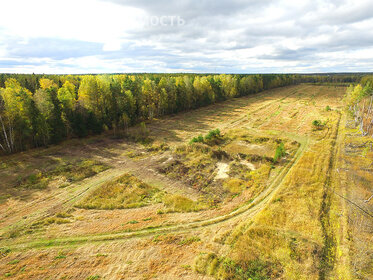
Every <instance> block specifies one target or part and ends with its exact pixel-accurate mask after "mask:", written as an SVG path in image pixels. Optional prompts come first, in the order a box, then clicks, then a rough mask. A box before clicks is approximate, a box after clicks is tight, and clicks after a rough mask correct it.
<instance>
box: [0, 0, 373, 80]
mask: <svg viewBox="0 0 373 280" xmlns="http://www.w3.org/2000/svg"><path fill="white" fill-rule="evenodd" d="M0 7H1V14H0V72H5V73H9V72H11V73H15V72H17V73H33V72H34V73H114V72H115V73H118V72H210V73H211V72H214V73H215V72H216V73H273V72H276V73H280V72H292V73H294V72H297V73H301V72H302V73H307V72H308V73H310V72H353V71H355V72H356V71H359V72H362V71H372V70H373V67H372V66H373V1H372V0H353V1H344V0H297V1H295V0H294V1H291V0H282V1H281V0H279V1H272V0H172V1H170V0H63V1H61V0H58V1H57V0H33V1H30V0H0Z"/></svg>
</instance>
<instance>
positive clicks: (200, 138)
mask: <svg viewBox="0 0 373 280" xmlns="http://www.w3.org/2000/svg"><path fill="white" fill-rule="evenodd" d="M218 136H221V135H220V130H219V129H218V128H217V129H214V130H210V131H209V133H207V135H206V136H205V137H203V136H202V135H201V134H200V135H198V137H194V138H193V139H192V140H190V144H193V143H203V142H205V141H210V140H212V139H214V138H216V137H218Z"/></svg>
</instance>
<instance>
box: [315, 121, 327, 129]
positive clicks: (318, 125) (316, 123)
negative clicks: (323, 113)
mask: <svg viewBox="0 0 373 280" xmlns="http://www.w3.org/2000/svg"><path fill="white" fill-rule="evenodd" d="M325 124H326V123H325V122H321V121H320V120H314V121H313V122H312V126H313V128H314V129H315V130H317V129H322V128H323V127H324V126H325Z"/></svg>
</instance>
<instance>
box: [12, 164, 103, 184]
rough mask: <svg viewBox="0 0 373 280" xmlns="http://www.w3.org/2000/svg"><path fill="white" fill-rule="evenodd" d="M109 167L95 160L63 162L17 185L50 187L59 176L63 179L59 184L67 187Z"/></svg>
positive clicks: (32, 175)
mask: <svg viewBox="0 0 373 280" xmlns="http://www.w3.org/2000/svg"><path fill="white" fill-rule="evenodd" d="M108 168H109V166H107V165H106V164H104V163H101V162H98V161H94V160H82V161H78V162H69V163H62V164H60V165H57V167H55V168H54V169H53V170H51V171H45V172H43V171H39V172H37V173H34V174H31V175H29V176H28V177H26V178H24V179H21V180H20V181H19V183H18V184H17V187H20V188H26V189H45V188H47V187H48V185H49V183H50V182H52V181H53V180H55V179H57V178H59V179H61V182H62V183H60V184H59V186H60V187H66V186H67V185H69V184H71V183H73V182H78V181H81V180H83V179H85V178H88V177H92V176H94V175H96V174H98V173H100V172H102V171H104V170H106V169H108Z"/></svg>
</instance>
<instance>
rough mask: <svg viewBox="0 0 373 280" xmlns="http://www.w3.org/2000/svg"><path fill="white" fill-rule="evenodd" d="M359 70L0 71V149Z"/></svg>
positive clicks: (343, 78)
mask: <svg viewBox="0 0 373 280" xmlns="http://www.w3.org/2000/svg"><path fill="white" fill-rule="evenodd" d="M360 79H361V75H359V74H353V75H352V74H351V75H349V74H345V75H344V74H343V75H342V74H339V75H296V74H256V75H226V74H221V75H213V74H211V75H207V74H206V75H200V74H113V75H39V74H29V75H27V74H26V75H23V74H0V153H2V154H9V153H14V152H18V151H23V150H27V149H30V148H34V147H41V146H48V145H50V144H56V143H59V142H61V141H62V140H64V139H69V138H73V137H85V136H88V135H94V134H100V133H102V132H103V131H106V130H113V131H114V134H115V135H118V136H119V135H125V134H126V131H127V128H128V127H129V126H132V125H135V124H136V123H139V122H143V121H147V120H152V119H153V118H157V117H160V116H163V115H168V114H174V113H177V112H181V111H187V110H191V109H195V108H199V107H202V106H206V105H209V104H213V103H216V102H221V101H224V100H227V99H230V98H235V97H240V96H245V95H250V94H255V93H258V92H261V91H263V90H267V89H272V88H276V87H282V86H288V85H293V84H299V83H336V82H337V83H354V82H358V81H360Z"/></svg>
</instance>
